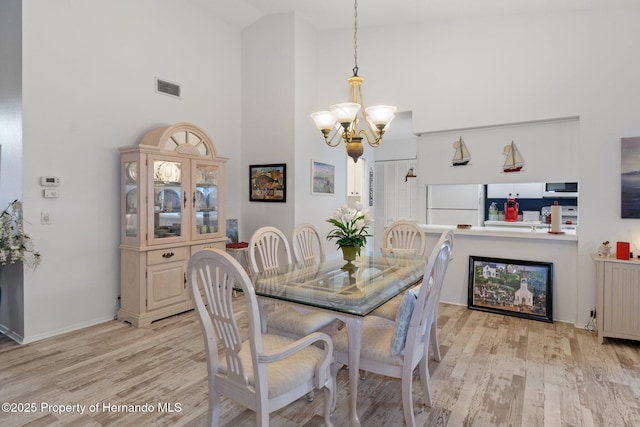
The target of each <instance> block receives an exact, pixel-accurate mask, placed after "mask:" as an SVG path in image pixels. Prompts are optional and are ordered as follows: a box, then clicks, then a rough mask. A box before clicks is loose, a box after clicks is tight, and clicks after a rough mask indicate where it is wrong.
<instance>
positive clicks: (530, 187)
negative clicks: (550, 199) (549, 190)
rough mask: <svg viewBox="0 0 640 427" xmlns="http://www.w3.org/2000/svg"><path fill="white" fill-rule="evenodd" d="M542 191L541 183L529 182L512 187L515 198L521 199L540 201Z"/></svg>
mask: <svg viewBox="0 0 640 427" xmlns="http://www.w3.org/2000/svg"><path fill="white" fill-rule="evenodd" d="M543 190H544V184H542V183H541V182H530V183H521V184H514V185H513V191H514V194H515V197H519V198H521V199H542V191H543Z"/></svg>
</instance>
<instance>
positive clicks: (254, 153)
mask: <svg viewBox="0 0 640 427" xmlns="http://www.w3.org/2000/svg"><path fill="white" fill-rule="evenodd" d="M294 40H295V26H294V15H293V14H280V15H269V16H266V17H264V18H263V19H261V20H259V21H258V22H256V23H255V24H253V25H251V26H250V27H248V28H246V29H245V30H244V31H243V33H242V146H243V150H242V165H243V167H244V168H245V170H246V171H247V172H245V173H244V174H243V175H242V180H241V182H242V190H241V192H240V193H239V194H240V197H241V200H242V219H241V222H240V226H239V227H240V239H241V240H245V241H248V240H249V238H250V237H251V235H252V234H253V232H254V231H256V230H257V229H258V228H260V227H263V226H265V225H271V226H274V227H277V228H279V229H280V230H282V231H283V232H284V233H286V234H289V233H290V232H291V230H293V227H294V225H293V222H294V203H295V185H296V182H295V179H294V178H295V175H294V169H295V164H294V135H295V134H294V121H293V119H294V107H295V106H294V93H295V87H294V84H293V81H294V76H295V69H294ZM271 163H285V164H286V165H287V171H286V172H287V176H286V193H287V194H286V199H287V200H286V202H285V203H271V202H249V195H248V193H249V190H248V189H249V172H248V169H249V165H259V164H271Z"/></svg>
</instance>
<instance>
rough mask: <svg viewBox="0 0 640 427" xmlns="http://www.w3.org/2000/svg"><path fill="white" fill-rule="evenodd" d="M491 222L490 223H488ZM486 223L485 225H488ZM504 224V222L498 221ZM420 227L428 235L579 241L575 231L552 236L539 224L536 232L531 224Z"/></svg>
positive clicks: (427, 225)
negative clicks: (447, 233)
mask: <svg viewBox="0 0 640 427" xmlns="http://www.w3.org/2000/svg"><path fill="white" fill-rule="evenodd" d="M487 222H489V221H487ZM487 222H485V224H486V223H487ZM496 222H503V221H496ZM420 227H421V228H422V229H423V230H424V231H425V232H426V233H436V234H437V233H442V232H443V231H445V230H454V231H455V234H456V235H470V236H491V237H507V238H515V239H541V240H564V241H577V240H578V236H577V233H576V230H575V229H572V230H563V231H564V232H565V234H552V233H549V226H548V225H543V224H539V225H537V227H536V229H535V231H532V227H531V224H530V223H528V224H527V226H526V227H524V226H520V227H518V226H511V227H509V226H507V227H505V226H502V225H500V226H494V225H486V226H484V227H480V226H473V227H471V228H456V226H455V225H435V224H420Z"/></svg>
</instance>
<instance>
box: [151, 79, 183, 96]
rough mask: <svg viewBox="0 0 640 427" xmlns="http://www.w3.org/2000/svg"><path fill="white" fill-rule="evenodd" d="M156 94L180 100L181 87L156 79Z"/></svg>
mask: <svg viewBox="0 0 640 427" xmlns="http://www.w3.org/2000/svg"><path fill="white" fill-rule="evenodd" d="M156 92H157V93H162V94H164V95H169V96H173V97H175V98H180V85H179V84H177V83H171V82H168V81H166V80H162V79H159V78H157V77H156Z"/></svg>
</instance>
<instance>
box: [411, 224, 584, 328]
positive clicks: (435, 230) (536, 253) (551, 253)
mask: <svg viewBox="0 0 640 427" xmlns="http://www.w3.org/2000/svg"><path fill="white" fill-rule="evenodd" d="M420 226H421V228H422V229H423V230H424V232H425V237H426V241H427V252H428V251H429V250H430V248H432V247H433V246H434V245H435V244H436V242H437V241H438V238H439V237H440V235H441V234H442V232H443V231H445V230H453V233H454V239H453V242H454V243H453V256H452V261H451V263H450V265H449V268H448V269H447V277H446V278H445V281H444V285H443V287H442V294H441V301H442V302H447V303H451V304H458V305H467V299H468V291H469V257H470V256H481V257H491V258H501V259H509V260H516V261H540V262H552V263H553V286H552V288H553V289H552V297H553V313H552V318H553V319H554V320H559V321H565V322H570V323H575V322H576V320H577V317H576V314H577V307H576V304H575V295H576V293H577V287H578V236H577V234H576V230H575V229H570V230H563V231H565V234H551V233H549V232H548V226H547V225H542V224H540V225H537V227H536V230H535V231H532V229H531V227H500V226H491V227H471V228H463V229H459V228H457V227H456V226H455V225H431V224H421V225H420Z"/></svg>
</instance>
